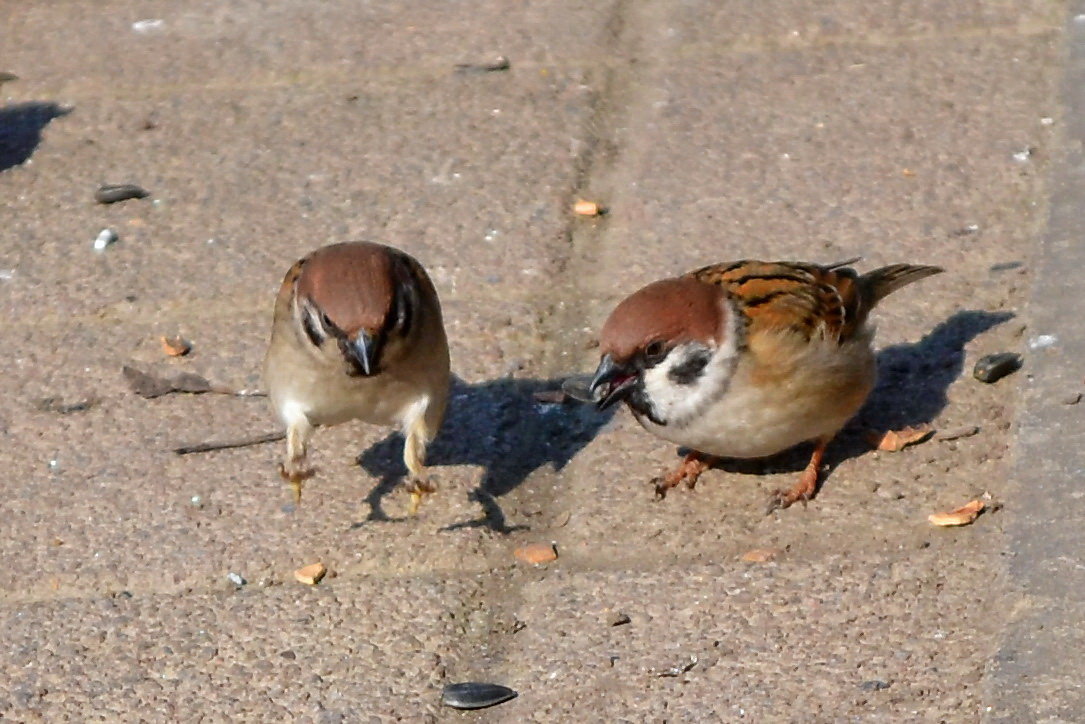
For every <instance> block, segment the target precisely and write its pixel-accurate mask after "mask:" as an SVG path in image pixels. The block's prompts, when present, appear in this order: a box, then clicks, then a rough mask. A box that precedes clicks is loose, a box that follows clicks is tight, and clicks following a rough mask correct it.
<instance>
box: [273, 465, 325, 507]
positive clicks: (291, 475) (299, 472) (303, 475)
mask: <svg viewBox="0 0 1085 724" xmlns="http://www.w3.org/2000/svg"><path fill="white" fill-rule="evenodd" d="M315 474H316V470H314V469H313V468H306V469H301V468H292V469H290V470H287V468H286V465H285V464H284V463H279V476H280V477H281V478H282V479H283V480H285V481H286V482H288V483H290V490H291V491H292V492H293V494H294V504H295V505H297V504H299V503H301V484H302V483H303V482H305V481H306V480H308V479H309V478H311V477H313V475H315Z"/></svg>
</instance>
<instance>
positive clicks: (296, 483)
mask: <svg viewBox="0 0 1085 724" xmlns="http://www.w3.org/2000/svg"><path fill="white" fill-rule="evenodd" d="M264 378H265V380H266V382H267V386H268V394H269V396H270V397H271V404H272V405H273V407H274V408H275V411H276V413H278V415H279V418H280V419H281V420H282V422H283V424H284V425H285V426H286V458H285V459H284V461H283V463H282V464H281V466H280V468H279V470H280V473H281V474H282V476H283V478H285V479H286V480H288V481H289V482H290V483H291V485H292V486H293V488H294V493H295V496H296V497H297V498H298V499H300V496H301V483H302V481H303V480H305V479H306V478H308V477H310V476H311V475H312V474H313V471H312V470H310V469H309V468H308V466H307V464H306V450H307V446H308V442H309V437H310V435H311V434H312V432H313V429H314V428H315V427H319V426H322V425H337V424H339V423H342V422H346V421H347V420H361V421H362V422H366V423H370V424H374V425H386V426H390V427H395V428H397V429H399V430H401V431H402V432H403V435H404V436H405V438H406V440H405V443H404V447H403V461H404V463H406V466H407V470H408V471H409V473H410V481H409V489H410V492H411V512H412V513H413V512H414V511H415V510H417V508H418V504H419V502H420V501H421V499H422V495H423V494H425V493H428V492H432V491H433V490H434V488H433V486H432V485H431V483H430V482H429V481H428V480H427V479H426V477H425V459H426V445H427V444H428V443H429V442H430V441H431V440H432V439H433V437H434V435H436V434H437V430H438V428H439V427H440V425H441V420H442V418H443V417H444V413H445V406H446V404H447V402H448V390H449V360H448V341H447V339H446V337H445V330H444V325H443V323H442V321H441V305H440V302H439V300H438V299H437V292H436V290H435V289H434V287H433V283H432V282H431V281H430V279H429V276H427V275H426V272H425V270H424V269H423V268H422V265H421V264H419V263H418V262H417V261H416V260H415V259H413V258H412V257H410V256H408V255H407V254H405V253H403V252H402V251H399V250H398V249H393V248H392V247H389V246H384V245H382V244H375V243H369V242H352V243H344V244H332V245H329V246H325V247H322V248H320V249H317V250H316V251H314V252H312V253H311V254H309V255H308V256H306V257H304V258H303V259H301V260H300V261H298V262H297V263H295V264H294V265H293V266H292V267H290V271H288V272H287V273H286V277H285V278H284V279H283V283H282V287H281V288H280V289H279V294H278V297H277V298H276V300H275V318H274V322H273V324H272V328H271V343H270V345H269V346H268V351H267V357H266V359H265V361H264Z"/></svg>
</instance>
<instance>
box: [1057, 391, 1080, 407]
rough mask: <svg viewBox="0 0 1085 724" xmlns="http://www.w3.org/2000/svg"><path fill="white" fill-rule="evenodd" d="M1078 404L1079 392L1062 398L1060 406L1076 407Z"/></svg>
mask: <svg viewBox="0 0 1085 724" xmlns="http://www.w3.org/2000/svg"><path fill="white" fill-rule="evenodd" d="M1079 402H1081V393H1080V392H1075V393H1073V394H1070V395H1067V396H1066V397H1064V398H1062V404H1064V405H1076V404H1077V403H1079Z"/></svg>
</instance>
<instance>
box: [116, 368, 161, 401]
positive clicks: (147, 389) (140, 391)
mask: <svg viewBox="0 0 1085 724" xmlns="http://www.w3.org/2000/svg"><path fill="white" fill-rule="evenodd" d="M123 372H124V379H125V380H126V381H127V382H128V386H129V387H131V388H132V392H135V393H136V394H137V395H139V396H140V397H146V398H147V399H152V398H155V397H161V396H162V395H168V394H169V393H171V392H173V385H172V384H170V382H169V380H165V379H162V378H161V377H153V376H152V375H149V374H147V373H146V372H144V371H143V370H137V369H136V368H135V367H129V366H128V365H125V366H124V370H123Z"/></svg>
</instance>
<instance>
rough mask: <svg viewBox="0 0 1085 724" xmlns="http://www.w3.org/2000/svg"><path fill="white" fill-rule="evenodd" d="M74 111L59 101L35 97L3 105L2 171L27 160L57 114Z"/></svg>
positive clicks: (0, 133)
mask: <svg viewBox="0 0 1085 724" xmlns="http://www.w3.org/2000/svg"><path fill="white" fill-rule="evenodd" d="M69 113H71V109H70V108H63V107H61V106H58V105H57V104H56V103H43V102H40V101H33V102H30V103H17V104H15V105H10V106H4V107H3V108H0V171H5V170H7V169H9V168H12V167H14V166H18V165H19V164H21V163H24V162H26V160H27V159H29V158H30V157H31V156H32V155H33V153H34V150H35V149H36V148H37V147H38V144H40V143H41V138H42V136H41V134H42V131H43V130H44V129H45V127H46V126H47V125H49V123H50V122H51V121H52V120H53V119H54V118H61V117H63V116H66V115H68V114H69Z"/></svg>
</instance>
